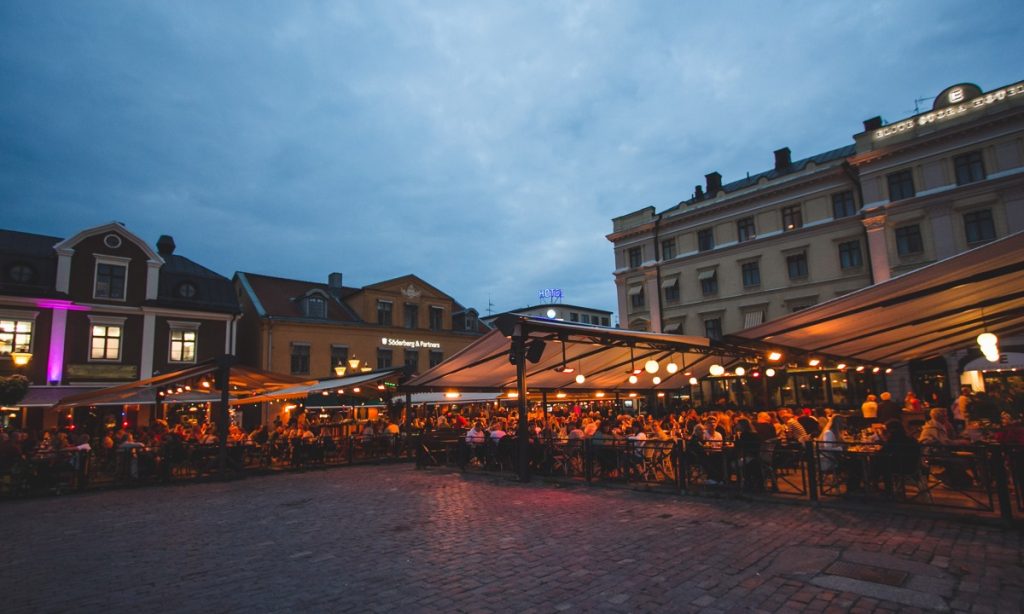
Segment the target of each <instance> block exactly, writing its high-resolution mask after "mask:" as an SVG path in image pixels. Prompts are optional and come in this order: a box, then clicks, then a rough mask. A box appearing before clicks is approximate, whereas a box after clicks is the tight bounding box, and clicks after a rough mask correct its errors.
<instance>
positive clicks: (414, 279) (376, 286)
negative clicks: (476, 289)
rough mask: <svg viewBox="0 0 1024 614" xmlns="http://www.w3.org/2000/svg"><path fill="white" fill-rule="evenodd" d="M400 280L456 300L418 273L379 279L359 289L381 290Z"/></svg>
mask: <svg viewBox="0 0 1024 614" xmlns="http://www.w3.org/2000/svg"><path fill="white" fill-rule="evenodd" d="M400 282H408V283H412V284H414V285H419V286H422V287H424V288H428V289H430V291H431V292H434V293H437V294H440V295H441V296H445V297H448V298H449V299H451V300H452V301H453V302H454V301H455V299H452V297H451V296H449V295H448V293H447V292H442V291H441V290H439V289H438V288H437V287H436V286H434V285H433V284H430V283H427V282H425V281H423V279H422V278H420V277H418V276H417V275H414V274H412V273H409V274H407V275H401V276H399V277H394V278H392V279H385V280H384V281H378V282H377V283H373V284H370V285H368V286H363V287H362V288H361V289H359V290H357V291H359V292H361V291H364V290H380V289H382V288H384V287H386V286H391V285H394V284H396V283H400Z"/></svg>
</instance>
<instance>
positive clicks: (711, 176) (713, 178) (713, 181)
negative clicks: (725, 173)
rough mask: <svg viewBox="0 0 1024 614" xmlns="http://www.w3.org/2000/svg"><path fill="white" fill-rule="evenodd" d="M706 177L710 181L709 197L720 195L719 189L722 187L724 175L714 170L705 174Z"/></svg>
mask: <svg viewBox="0 0 1024 614" xmlns="http://www.w3.org/2000/svg"><path fill="white" fill-rule="evenodd" d="M704 179H707V182H708V190H707V192H708V198H714V197H715V196H717V195H718V191H719V190H721V189H722V175H720V174H719V173H718V171H714V172H711V173H708V174H707V175H704Z"/></svg>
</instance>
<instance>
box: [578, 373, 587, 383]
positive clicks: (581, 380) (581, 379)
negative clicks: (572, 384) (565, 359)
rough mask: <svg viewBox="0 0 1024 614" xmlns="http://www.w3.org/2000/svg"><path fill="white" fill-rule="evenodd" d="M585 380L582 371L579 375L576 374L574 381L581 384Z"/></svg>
mask: <svg viewBox="0 0 1024 614" xmlns="http://www.w3.org/2000/svg"><path fill="white" fill-rule="evenodd" d="M585 381H587V377H586V376H585V375H583V374H582V373H580V374H579V375H577V376H576V383H577V384H582V383H583V382H585Z"/></svg>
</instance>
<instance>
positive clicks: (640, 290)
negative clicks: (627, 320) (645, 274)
mask: <svg viewBox="0 0 1024 614" xmlns="http://www.w3.org/2000/svg"><path fill="white" fill-rule="evenodd" d="M645 302H646V301H645V300H644V287H643V286H633V287H632V288H630V289H629V304H630V305H631V306H632V307H633V308H634V309H638V308H640V307H643V306H644V304H645Z"/></svg>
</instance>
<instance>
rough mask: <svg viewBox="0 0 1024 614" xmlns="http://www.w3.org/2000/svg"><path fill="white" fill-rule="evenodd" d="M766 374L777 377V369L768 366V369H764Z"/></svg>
mask: <svg viewBox="0 0 1024 614" xmlns="http://www.w3.org/2000/svg"><path fill="white" fill-rule="evenodd" d="M764 374H765V375H767V376H768V377H775V369H772V368H771V367H768V368H767V369H765V370H764Z"/></svg>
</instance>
